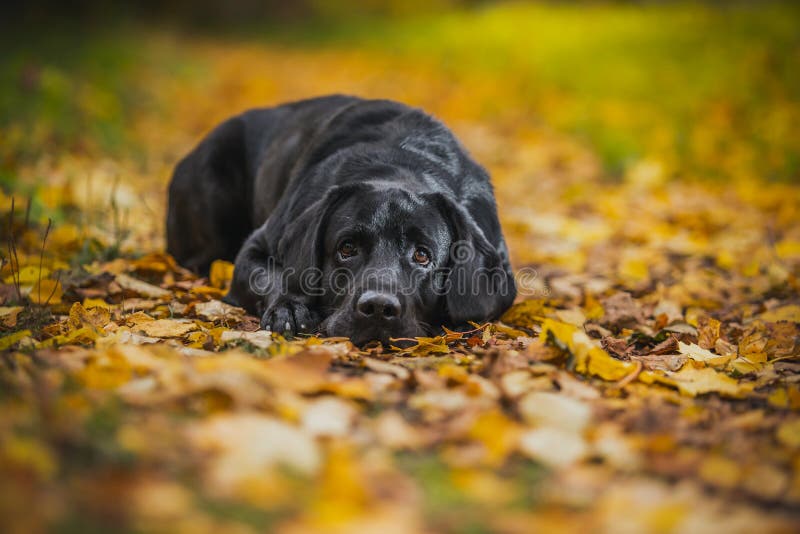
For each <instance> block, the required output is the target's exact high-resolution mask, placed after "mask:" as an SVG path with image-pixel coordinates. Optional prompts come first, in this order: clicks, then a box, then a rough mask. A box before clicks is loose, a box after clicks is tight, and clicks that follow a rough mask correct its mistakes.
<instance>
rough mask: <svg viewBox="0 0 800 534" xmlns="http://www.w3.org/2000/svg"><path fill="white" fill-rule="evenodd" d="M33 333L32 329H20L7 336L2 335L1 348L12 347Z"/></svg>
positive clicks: (0, 338) (0, 339)
mask: <svg viewBox="0 0 800 534" xmlns="http://www.w3.org/2000/svg"><path fill="white" fill-rule="evenodd" d="M30 335H31V331H30V330H20V331H19V332H14V333H13V334H9V335H7V336H3V337H0V350H6V349H10V348H11V347H13V346H14V345H16V344H17V343H19V342H20V341H21V340H23V339H24V338H26V337H28V336H30Z"/></svg>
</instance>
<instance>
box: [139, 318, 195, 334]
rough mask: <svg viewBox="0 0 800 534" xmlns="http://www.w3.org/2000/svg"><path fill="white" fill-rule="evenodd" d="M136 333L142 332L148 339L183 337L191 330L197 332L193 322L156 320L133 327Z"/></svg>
mask: <svg viewBox="0 0 800 534" xmlns="http://www.w3.org/2000/svg"><path fill="white" fill-rule="evenodd" d="M133 330H134V331H136V332H144V334H145V335H146V336H150V337H183V336H185V335H186V334H188V333H189V332H192V331H193V330H197V325H196V324H194V322H192V321H189V320H186V319H157V320H155V321H145V322H142V323H140V324H138V325H136V326H135V327H133Z"/></svg>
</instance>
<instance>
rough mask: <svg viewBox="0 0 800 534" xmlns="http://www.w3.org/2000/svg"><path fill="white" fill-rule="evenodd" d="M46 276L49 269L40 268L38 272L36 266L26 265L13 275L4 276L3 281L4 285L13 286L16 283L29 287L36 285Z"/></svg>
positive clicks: (48, 274) (48, 273)
mask: <svg viewBox="0 0 800 534" xmlns="http://www.w3.org/2000/svg"><path fill="white" fill-rule="evenodd" d="M48 276H50V269H48V268H47V267H42V269H41V271H40V270H39V266H38V265H26V266H24V267H21V268H20V269H19V271H17V273H16V274H15V275H14V274H10V275H8V276H6V277H5V279H4V280H3V281H4V282H5V283H6V284H13V283H16V282H17V281H18V282H19V283H20V285H23V286H30V285H34V284H36V283H37V282H38V281H39V280H41V279H43V278H47V277H48Z"/></svg>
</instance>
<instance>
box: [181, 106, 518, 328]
mask: <svg viewBox="0 0 800 534" xmlns="http://www.w3.org/2000/svg"><path fill="white" fill-rule="evenodd" d="M344 241H348V242H350V243H351V244H352V246H353V250H355V251H356V252H355V254H353V255H347V257H345V256H343V255H341V254H340V253H339V252H338V249H339V247H340V246H341V244H342V243H343V242H344ZM420 247H421V248H420ZM418 248H419V249H420V250H422V251H423V253H424V254H423V256H416V257H417V258H419V257H424V255H425V254H427V255H428V256H429V259H430V262H429V263H428V265H424V266H423V265H421V264H420V262H419V261H414V259H413V258H414V257H415V250H417V249H418ZM167 250H168V251H169V253H170V254H172V255H173V256H174V257H175V258H176V259H177V261H178V262H179V263H180V264H182V265H184V266H186V267H188V268H190V269H193V270H195V271H196V272H198V273H201V274H206V273H207V272H208V269H209V266H210V264H211V262H212V261H213V260H214V259H217V258H221V259H227V260H230V261H234V260H235V264H236V268H235V271H234V279H233V283H232V287H231V290H230V292H229V293H228V295H227V296H226V300H227V301H228V302H230V303H234V304H238V305H241V306H243V307H245V308H246V309H247V310H248V311H250V312H251V313H257V314H259V315H261V316H262V326H263V327H265V328H269V329H271V330H273V331H280V332H287V331H288V333H292V334H293V333H297V332H314V331H321V332H322V333H323V334H326V335H333V336H348V337H351V338H352V339H353V341H354V342H356V343H361V342H364V341H367V340H370V339H380V340H383V341H386V340H388V339H389V338H391V337H411V336H418V335H425V334H431V333H433V332H435V331H438V330H439V328H440V327H441V325H443V324H450V325H454V326H457V325H460V324H463V323H465V322H467V321H484V320H487V319H493V318H496V317H497V316H498V315H499V314H501V313H502V312H503V311H504V310H505V309H506V308H508V306H510V305H511V303H512V302H513V300H514V296H515V295H516V289H515V285H514V279H513V275H512V273H511V269H510V266H509V262H508V253H507V249H506V245H505V241H504V240H503V235H502V231H501V229H500V223H499V222H498V219H497V208H496V206H495V201H494V194H493V192H492V187H491V184H490V182H489V177H488V175H487V173H486V171H485V170H484V169H483V168H482V167H481V166H480V165H478V164H477V163H475V162H474V161H473V160H472V159H470V157H469V156H468V154H467V153H466V151H465V150H464V148H463V147H462V146H461V145H460V144H459V143H458V141H457V140H456V139H455V137H454V136H453V134H452V133H451V132H450V131H449V130H448V129H447V128H446V127H445V126H443V125H442V124H441V123H439V122H438V121H436V120H435V119H433V118H432V117H430V116H428V115H426V114H425V113H423V112H422V111H420V110H416V109H412V108H409V107H407V106H405V105H403V104H399V103H396V102H391V101H388V100H364V99H360V98H356V97H350V96H340V95H334V96H327V97H322V98H316V99H311V100H304V101H300V102H295V103H291V104H285V105H282V106H278V107H274V108H267V109H254V110H250V111H247V112H245V113H243V114H241V115H238V116H236V117H233V118H231V119H229V120H227V121H225V122H224V123H222V124H221V125H219V126H218V127H217V128H216V129H214V130H213V131H212V132H211V133H210V134H209V135H208V136H207V137H206V138H205V139H204V140H203V141H202V142H201V143H200V144H199V145H198V146H197V147H196V148H195V149H194V150H193V151H192V152H191V153H190V154H189V155H188V156H186V157H185V158H184V159H183V160H182V161H181V162H180V163H179V164H178V166H177V167H176V169H175V173H174V175H173V178H172V182H171V184H170V188H169V209H168V214H167ZM344 250H345V251H349V250H351V249H350V248H347V247H346V248H345V249H344ZM376 310H377V311H376Z"/></svg>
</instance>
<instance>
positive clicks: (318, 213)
mask: <svg viewBox="0 0 800 534" xmlns="http://www.w3.org/2000/svg"><path fill="white" fill-rule="evenodd" d="M364 188H365V186H364V184H346V185H340V186H336V187H333V188H331V189H330V190H329V191H328V192H327V193H326V194H325V195H324V196H323V197H322V198H321V199H319V200H317V201H316V202H313V203H311V204H310V205H309V206H308V207H306V209H305V210H303V211H302V213H301V214H300V215H299V216H298V217H297V218H295V219H294V220H292V221H290V222H289V223H288V224H287V225H286V226H285V228H284V230H283V231H282V232H281V235H280V237H279V239H278V242H277V246H276V251H277V257H278V260H279V262H280V263H281V265H282V266H283V267H284V268H285V269H289V268H291V269H293V271H294V275H292V276H290V281H294V282H295V283H296V282H297V281H298V280H299V279H298V278H297V277H301V276H306V275H304V273H309V272H310V271H311V270H314V269H316V270H318V269H321V268H322V255H323V254H324V243H323V238H324V231H323V229H324V228H325V226H326V225H327V221H328V219H329V218H330V216H331V214H332V213H333V212H334V211H335V209H336V207H337V206H339V205H340V204H341V203H342V202H343V201H344V200H346V199H347V198H349V197H350V196H351V195H353V194H356V193H357V192H358V191H360V190H362V189H364ZM312 278H313V277H309V278H307V279H305V280H304V282H303V283H304V284H307V283H309V282H310V281H312Z"/></svg>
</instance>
